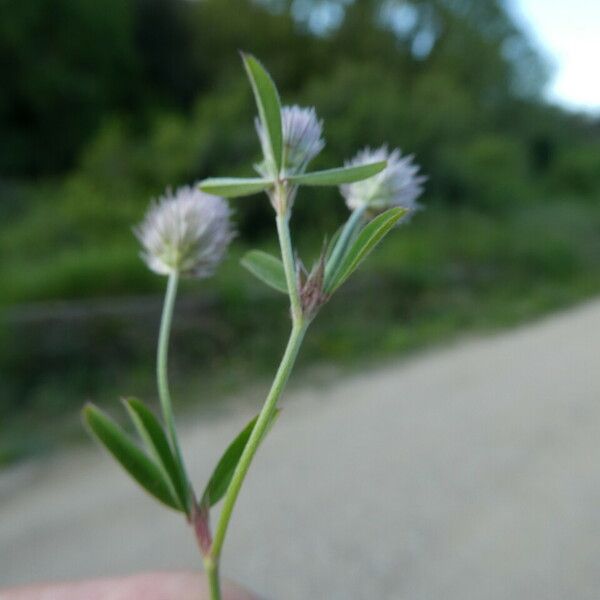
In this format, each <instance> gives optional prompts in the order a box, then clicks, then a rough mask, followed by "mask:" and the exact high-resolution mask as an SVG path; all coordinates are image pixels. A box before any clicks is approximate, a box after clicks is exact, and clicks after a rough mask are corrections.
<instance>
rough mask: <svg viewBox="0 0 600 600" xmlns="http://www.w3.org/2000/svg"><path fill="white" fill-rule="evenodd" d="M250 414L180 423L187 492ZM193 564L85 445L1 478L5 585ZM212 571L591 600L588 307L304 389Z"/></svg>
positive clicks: (599, 516) (511, 597)
mask: <svg viewBox="0 0 600 600" xmlns="http://www.w3.org/2000/svg"><path fill="white" fill-rule="evenodd" d="M257 406H258V399H257ZM249 416H250V413H247V414H245V413H243V411H241V412H234V413H232V414H229V415H227V416H222V417H221V418H219V419H217V420H213V421H210V422H193V423H188V424H186V427H185V434H184V443H183V446H184V451H185V454H186V455H187V457H188V461H189V464H190V467H191V472H192V473H193V474H195V476H196V477H197V478H198V480H199V482H201V481H203V480H204V478H205V477H206V475H207V474H208V472H209V470H210V468H211V466H212V465H213V463H214V461H215V459H216V457H217V454H218V453H219V450H220V449H221V448H222V447H223V446H224V445H225V444H226V442H227V441H228V440H229V439H230V438H231V437H232V436H233V435H234V433H236V432H237V430H239V429H240V427H241V426H242V425H243V423H244V422H245V420H246V418H247V417H249ZM197 567H199V559H198V556H197V552H196V548H195V544H194V542H193V540H192V539H191V536H190V535H189V532H188V531H187V530H186V527H185V525H184V523H183V522H182V521H181V519H180V517H179V516H178V515H176V514H174V513H169V512H168V511H166V510H164V509H162V508H159V507H158V506H157V505H155V504H154V502H153V501H152V500H151V499H148V498H147V497H145V496H144V495H143V494H142V493H141V492H139V491H138V489H137V488H135V487H134V485H133V484H132V483H130V482H129V480H128V479H126V477H125V476H123V475H122V473H121V472H120V471H119V470H117V468H116V467H115V465H114V464H113V463H112V462H111V461H110V460H109V459H108V458H107V457H106V456H105V455H104V454H102V453H101V452H100V451H99V450H97V449H96V448H93V447H88V448H85V449H82V450H81V451H80V452H78V454H77V456H70V457H64V456H63V457H54V458H51V459H49V460H47V461H43V462H37V463H33V464H31V465H27V466H26V467H25V468H23V467H22V468H20V469H19V470H17V471H13V472H5V473H3V474H1V475H0V583H1V584H3V585H7V584H17V583H24V582H32V581H41V580H48V579H50V580H57V579H64V578H83V577H91V576H98V575H108V574H124V573H131V572H136V571H140V570H148V569H170V568H197ZM223 571H224V573H225V574H226V575H227V576H228V577H230V578H233V579H235V580H237V581H239V582H241V583H243V584H245V585H247V586H248V587H249V588H250V589H254V590H256V591H259V592H260V593H261V594H262V595H264V597H265V598H268V599H272V600H308V599H311V600H318V599H321V598H322V599H328V600H354V599H356V600H359V599H367V598H368V599H375V598H376V599H378V600H388V599H389V600H404V599H406V600H409V599H410V600H441V599H444V600H472V599H482V600H566V599H568V600H597V599H598V598H600V302H594V303H590V304H587V305H585V306H582V307H579V308H577V309H575V310H573V311H572V312H567V313H564V314H561V315H558V316H554V317H552V318H550V319H547V320H543V321H540V322H538V323H535V324H532V325H529V326H526V327H523V328H521V329H518V330H515V331H511V332H508V333H503V334H501V335H497V336H492V337H488V338H485V339H477V340H467V341H463V342H460V343H457V344H455V345H453V346H450V347H446V348H443V349H440V350H437V351H435V352H433V353H429V354H426V355H423V356H420V357H418V358H414V359H411V360H408V361H399V362H397V363H395V364H387V365H386V366H384V367H382V368H380V369H374V370H371V371H369V372H367V373H359V374H356V375H354V376H351V377H344V379H343V380H338V381H336V382H333V383H331V384H329V385H327V386H323V385H322V384H318V383H316V382H311V381H307V382H303V384H302V386H300V385H299V384H298V382H297V381H296V382H295V387H294V388H293V389H292V390H291V391H290V393H289V394H287V396H286V398H285V400H284V411H283V413H282V415H281V418H280V419H279V422H278V423H277V425H276V427H275V428H274V429H273V431H272V432H271V434H270V435H269V437H268V439H267V441H266V442H265V444H264V446H263V448H262V449H261V451H260V453H259V455H258V456H257V460H256V462H255V464H254V465H253V468H252V470H251V472H250V475H249V478H248V480H247V485H246V486H245V488H244V489H243V491H242V494H241V496H240V499H239V504H238V506H237V508H236V511H235V513H234V519H233V522H232V527H231V529H230V534H229V537H228V539H227V541H226V545H225V553H224V563H223Z"/></svg>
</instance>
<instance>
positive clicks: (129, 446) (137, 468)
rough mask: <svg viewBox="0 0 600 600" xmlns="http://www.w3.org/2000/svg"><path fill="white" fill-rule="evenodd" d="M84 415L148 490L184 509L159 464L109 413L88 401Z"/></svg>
mask: <svg viewBox="0 0 600 600" xmlns="http://www.w3.org/2000/svg"><path fill="white" fill-rule="evenodd" d="M83 419H84V422H85V423H86V424H87V426H88V427H89V429H90V431H91V432H92V433H93V434H94V436H95V437H96V438H97V439H98V440H99V441H100V442H102V444H103V445H104V446H105V447H106V449H107V450H108V451H109V452H110V453H111V454H112V455H113V456H114V458H115V459H116V460H117V461H118V462H119V463H120V464H121V466H122V467H123V468H124V469H125V470H126V471H127V472H128V473H129V474H130V475H131V476H132V477H133V478H134V479H135V480H136V481H137V482H138V483H139V484H140V485H141V486H142V487H143V488H144V489H145V490H146V491H147V492H148V493H149V494H151V495H152V496H154V497H155V498H156V499H157V500H160V501H161V502H162V503H163V504H166V505H167V506H170V507H171V508H174V509H175V510H180V511H183V508H182V506H181V505H180V503H179V500H178V499H177V498H176V497H174V496H173V494H172V492H171V489H170V487H169V483H168V481H167V480H166V479H165V476H164V475H163V473H162V471H161V469H160V467H159V466H158V465H157V464H156V463H155V462H154V461H152V460H151V459H150V458H149V457H148V456H147V455H146V454H145V453H144V452H142V450H140V449H139V448H138V446H136V444H134V443H133V441H131V439H130V438H129V436H128V435H127V434H126V433H125V432H124V431H123V430H122V429H121V428H120V427H119V426H118V425H117V424H116V423H115V422H114V421H113V420H112V419H110V417H108V416H107V415H106V414H105V413H103V412H102V411H101V410H100V409H99V408H97V407H96V406H94V405H93V404H88V405H86V406H85V408H84V409H83Z"/></svg>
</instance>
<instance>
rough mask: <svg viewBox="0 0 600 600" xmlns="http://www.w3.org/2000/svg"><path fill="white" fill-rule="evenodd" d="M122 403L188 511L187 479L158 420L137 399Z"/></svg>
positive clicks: (129, 399)
mask: <svg viewBox="0 0 600 600" xmlns="http://www.w3.org/2000/svg"><path fill="white" fill-rule="evenodd" d="M124 403H125V407H126V408H127V411H128V412H129V416H130V417H131V420H132V421H133V424H134V425H135V428H136V429H137V431H138V433H139V434H140V437H141V438H142V439H143V440H144V443H145V444H146V447H147V448H148V450H149V451H150V452H151V453H152V455H153V456H154V458H155V459H156V461H157V462H158V464H159V465H160V467H162V469H163V472H164V474H165V475H166V477H167V478H168V481H169V483H170V486H171V489H172V491H173V492H174V493H175V494H176V495H177V498H179V502H180V504H181V506H184V507H185V508H186V509H188V510H189V508H190V493H189V486H188V484H187V477H186V475H185V471H184V469H183V465H180V464H179V463H178V461H177V459H176V458H175V455H174V453H173V451H172V449H171V445H170V444H169V440H168V439H167V436H166V434H165V432H164V429H163V427H162V425H161V424H160V422H159V420H158V419H157V418H156V417H155V416H154V414H153V413H152V411H151V410H150V409H149V408H147V407H146V405H145V404H144V403H143V402H140V400H138V399H137V398H128V399H126V400H124Z"/></svg>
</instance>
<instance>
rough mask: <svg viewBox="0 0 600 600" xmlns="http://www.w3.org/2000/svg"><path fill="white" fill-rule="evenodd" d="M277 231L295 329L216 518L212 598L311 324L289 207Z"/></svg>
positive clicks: (217, 597)
mask: <svg viewBox="0 0 600 600" xmlns="http://www.w3.org/2000/svg"><path fill="white" fill-rule="evenodd" d="M279 192H280V193H282V194H285V191H284V190H283V189H280V190H279ZM282 206H285V203H282ZM277 233H278V236H279V244H280V247H281V259H282V262H283V267H284V270H285V276H286V281H287V285H288V292H289V297H290V310H291V314H292V323H293V325H292V331H291V333H290V337H289V340H288V343H287V346H286V349H285V352H284V354H283V357H282V359H281V363H280V364H279V368H278V369H277V373H276V374H275V378H274V380H273V383H272V384H271V389H270V390H269V394H268V395H267V399H266V400H265V403H264V405H263V407H262V410H261V411H260V414H259V416H258V419H257V421H256V424H255V425H254V429H253V430H252V433H251V434H250V437H249V439H248V442H247V443H246V447H245V448H244V451H243V452H242V456H241V457H240V460H239V462H238V464H237V466H236V469H235V471H234V474H233V477H232V479H231V483H230V484H229V488H228V489H227V492H226V494H225V499H224V501H223V509H222V510H221V514H220V516H219V521H218V522H217V526H216V529H215V533H214V537H213V542H212V546H211V549H210V553H209V554H208V555H207V556H206V557H205V559H204V565H205V569H206V576H207V578H208V584H209V590H210V597H211V600H221V592H220V587H219V560H220V557H221V551H222V549H223V543H224V541H225V535H226V534H227V528H228V526H229V522H230V520H231V515H232V513H233V509H234V507H235V503H236V501H237V498H238V495H239V493H240V490H241V488H242V484H243V483H244V479H245V478H246V475H247V473H248V470H249V469H250V465H251V463H252V460H253V458H254V456H255V454H256V451H257V450H258V447H259V446H260V443H261V442H262V440H263V438H264V436H265V433H266V431H267V429H268V427H269V425H270V424H271V421H272V419H273V416H274V413H275V410H276V409H277V402H278V400H279V398H280V397H281V394H282V392H283V390H284V388H285V385H286V383H287V381H288V379H289V377H290V373H291V372H292V369H293V367H294V363H295V362H296V357H297V356H298V352H299V350H300V346H301V345H302V340H303V339H304V334H305V333H306V329H307V328H308V325H309V323H308V321H307V320H306V319H305V318H304V316H303V314H302V305H301V301H300V292H299V290H298V283H297V281H296V268H295V260H294V255H293V250H292V243H291V239H290V230H289V210H287V209H285V210H282V211H280V212H278V214H277Z"/></svg>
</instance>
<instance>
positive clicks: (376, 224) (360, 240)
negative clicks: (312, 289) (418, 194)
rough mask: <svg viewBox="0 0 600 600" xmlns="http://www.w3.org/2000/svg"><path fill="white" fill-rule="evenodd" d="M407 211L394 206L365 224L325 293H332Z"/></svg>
mask: <svg viewBox="0 0 600 600" xmlns="http://www.w3.org/2000/svg"><path fill="white" fill-rule="evenodd" d="M407 212H408V211H407V210H406V209H405V208H402V207H400V206H396V207H394V208H390V209H389V210H387V211H386V212H384V213H382V214H381V215H379V216H377V217H375V218H374V219H373V220H372V221H371V222H370V223H368V224H367V225H365V227H364V228H363V229H362V230H361V232H360V233H359V234H358V236H357V237H356V239H355V240H354V242H353V243H352V245H351V246H350V248H349V249H348V250H347V251H346V254H345V255H344V257H343V258H342V260H341V263H340V265H339V267H338V268H337V270H336V273H335V275H334V276H333V281H331V282H329V285H328V289H327V290H326V291H327V293H329V294H332V293H333V292H334V291H335V290H337V288H339V287H340V286H341V285H342V284H343V283H344V282H345V281H346V279H348V277H350V275H352V273H353V272H354V271H355V270H356V269H357V268H358V267H359V266H360V264H361V263H362V261H363V260H364V259H365V258H366V257H367V256H368V255H369V254H370V253H371V251H372V250H373V249H374V248H375V246H377V244H378V243H379V242H380V241H381V240H382V239H383V238H384V237H385V235H386V234H387V233H388V232H389V231H390V230H391V229H392V228H393V227H394V225H396V223H397V222H398V221H399V220H400V219H401V218H402V217H403V216H404V215H405V214H406V213H407Z"/></svg>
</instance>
